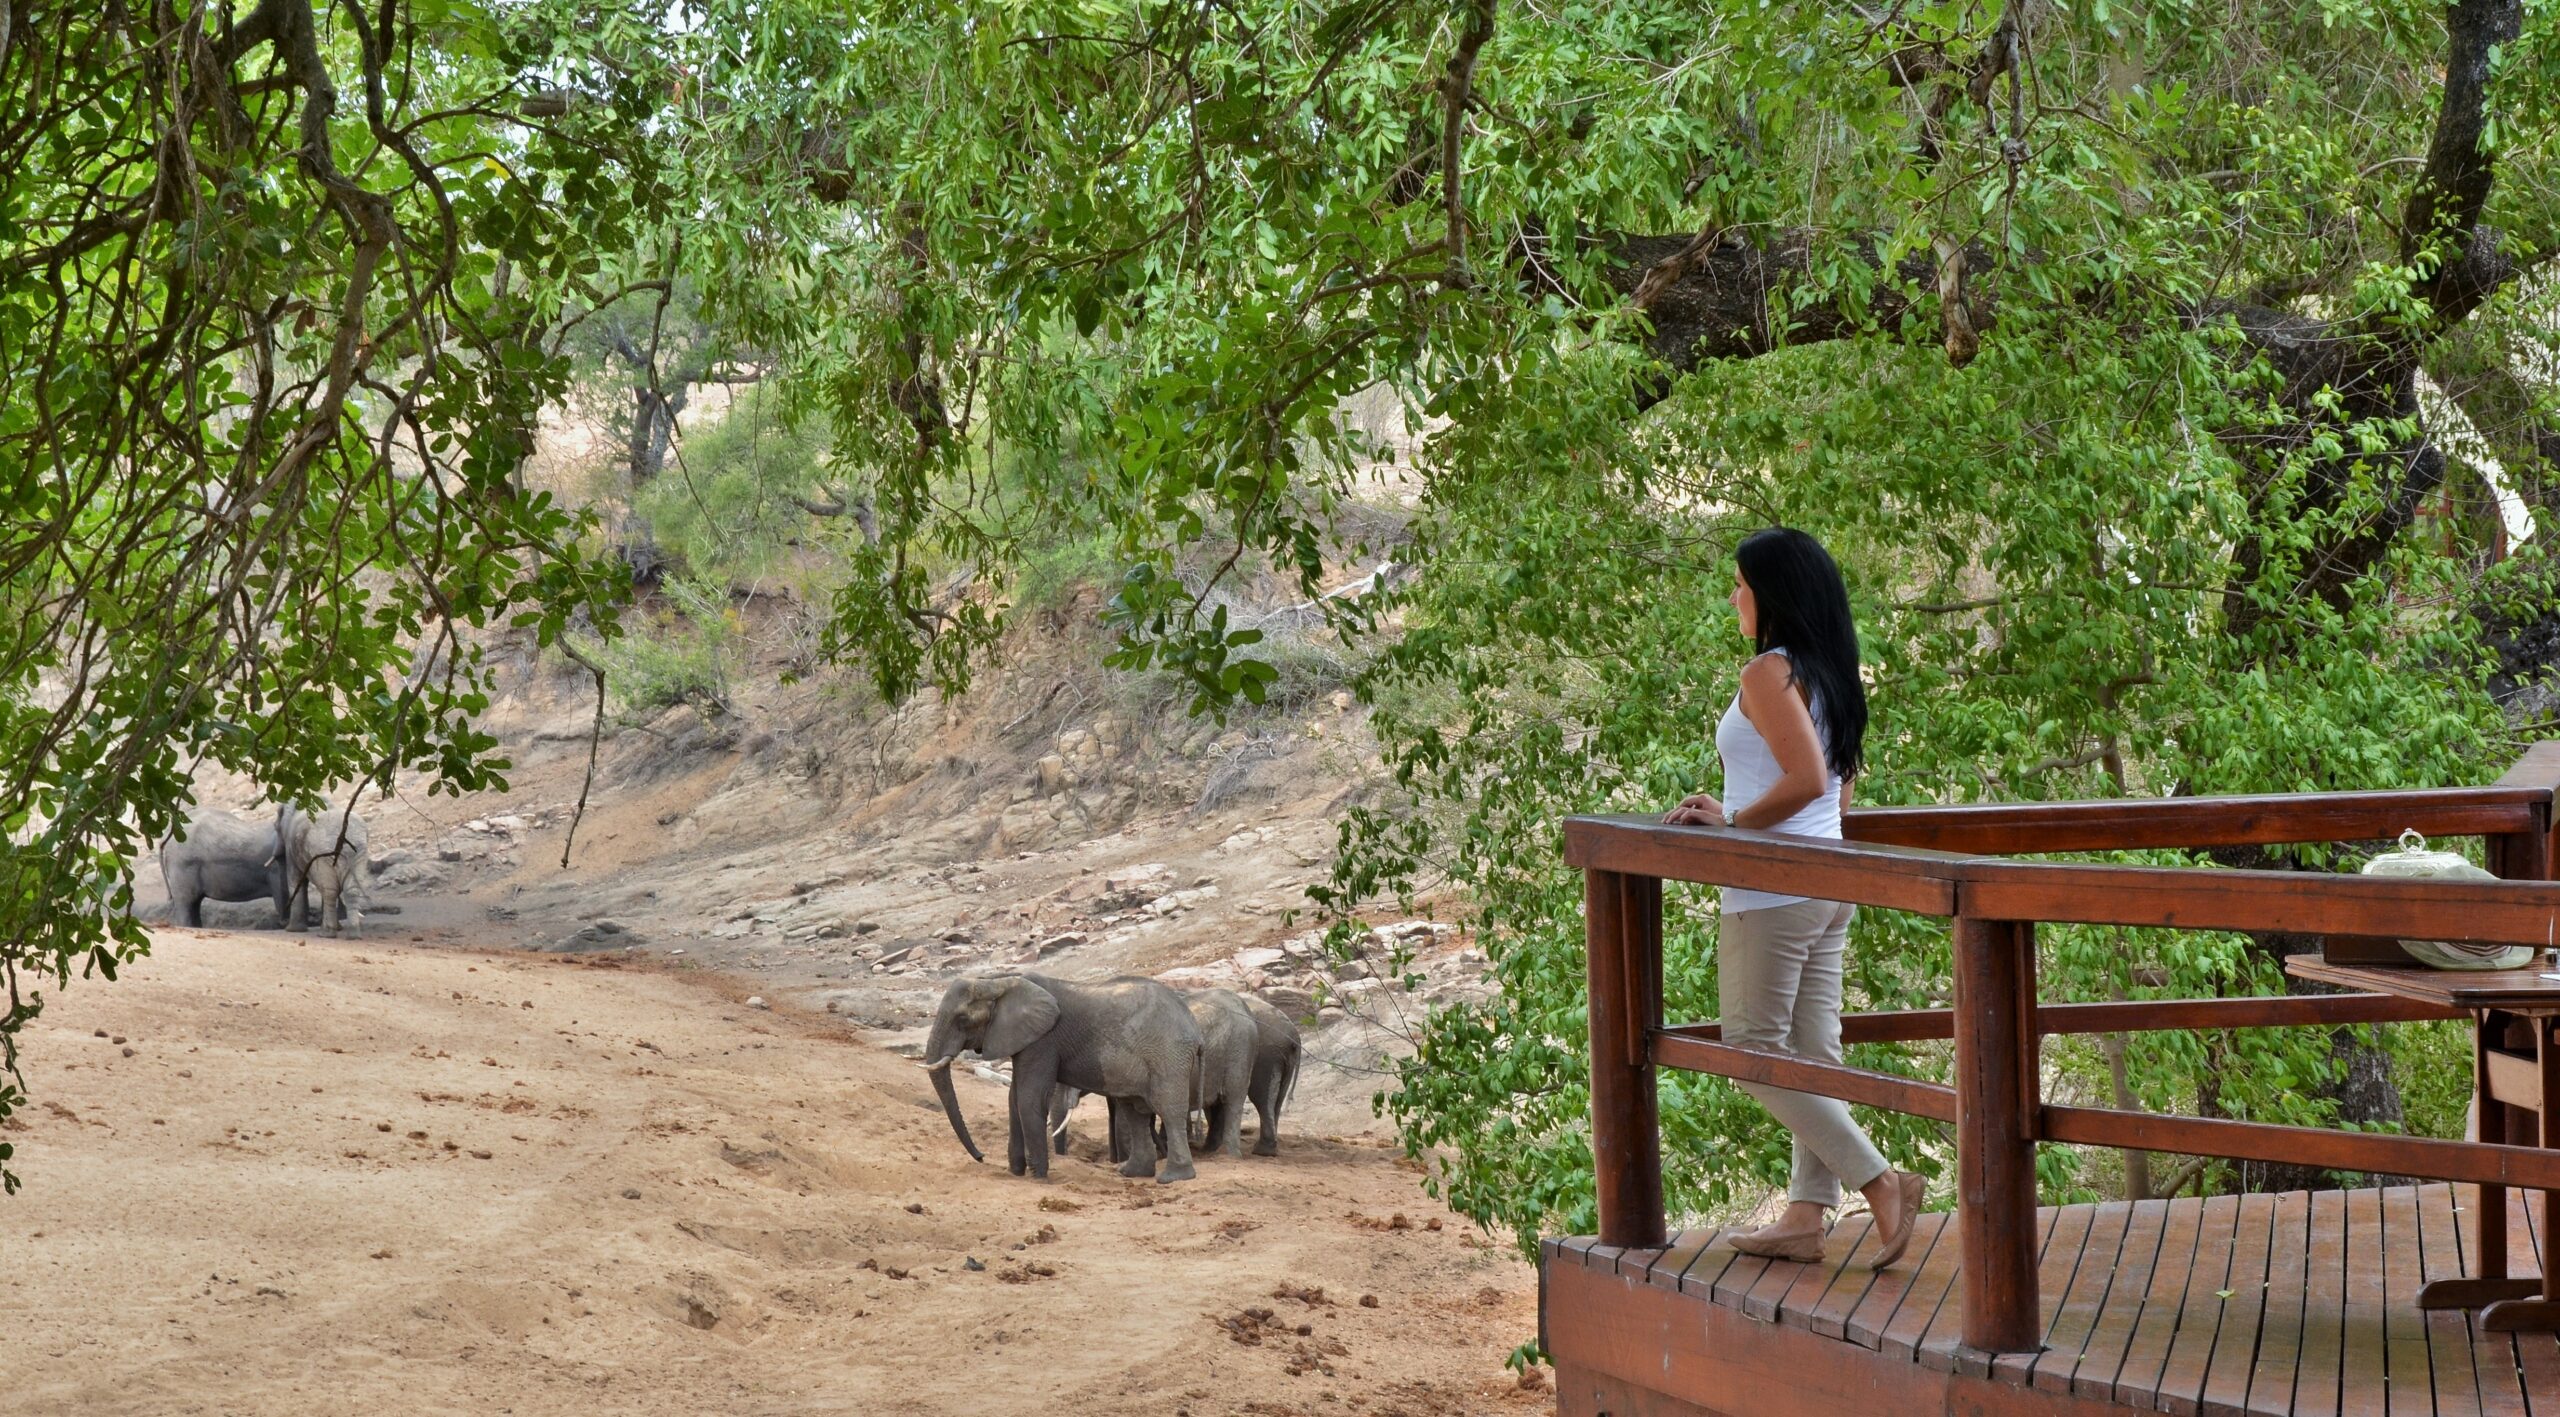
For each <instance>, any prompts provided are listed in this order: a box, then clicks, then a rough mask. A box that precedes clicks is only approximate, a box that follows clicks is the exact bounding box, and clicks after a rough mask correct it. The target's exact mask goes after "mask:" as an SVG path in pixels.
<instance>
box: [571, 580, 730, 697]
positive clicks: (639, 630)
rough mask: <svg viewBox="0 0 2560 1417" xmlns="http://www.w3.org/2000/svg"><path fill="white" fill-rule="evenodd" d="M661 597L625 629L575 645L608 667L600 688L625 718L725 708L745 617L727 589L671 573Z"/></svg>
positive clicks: (605, 668)
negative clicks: (688, 708)
mask: <svg viewBox="0 0 2560 1417" xmlns="http://www.w3.org/2000/svg"><path fill="white" fill-rule="evenodd" d="M663 595H664V603H662V604H659V605H655V606H652V607H650V608H649V609H648V611H647V612H646V613H645V614H643V615H639V616H635V617H633V618H632V620H631V622H630V623H628V624H627V625H626V626H625V628H624V631H623V633H622V634H620V635H618V636H616V637H615V638H613V639H611V640H608V641H604V642H602V643H600V644H584V645H581V646H580V647H579V648H580V649H581V651H582V652H584V653H585V655H586V656H587V657H588V658H589V659H591V660H593V661H594V662H595V663H596V664H598V665H600V666H602V667H603V669H604V671H605V689H606V691H607V693H609V694H610V695H611V696H612V699H613V704H614V707H615V709H616V711H617V712H620V713H622V714H624V715H625V716H635V715H641V714H647V713H653V712H655V711H657V710H659V709H666V708H673V707H675V706H677V705H678V704H691V705H693V706H694V707H696V708H698V709H701V710H702V711H703V712H704V713H706V714H711V715H719V714H725V713H727V712H728V711H729V695H730V686H731V684H732V683H733V682H734V680H735V678H736V676H737V673H738V671H739V669H740V667H741V666H742V664H743V663H744V660H745V655H746V646H745V642H744V630H745V625H744V622H743V621H741V620H740V619H739V616H738V612H737V610H736V609H735V608H734V607H733V606H731V605H730V603H729V596H728V591H727V589H726V588H725V587H723V586H718V585H714V584H711V583H708V582H705V581H702V580H700V579H688V578H685V577H675V578H671V579H669V580H668V581H667V582H666V584H665V587H664V592H663Z"/></svg>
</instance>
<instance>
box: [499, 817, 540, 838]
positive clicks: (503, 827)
mask: <svg viewBox="0 0 2560 1417" xmlns="http://www.w3.org/2000/svg"><path fill="white" fill-rule="evenodd" d="M489 825H490V826H492V827H494V828H496V829H497V830H499V831H502V832H505V833H507V834H509V835H511V836H512V835H513V834H515V833H517V832H520V831H523V830H524V829H525V828H527V827H529V826H531V825H532V823H530V822H528V821H526V820H525V819H524V818H522V817H519V816H516V815H515V814H514V813H509V814H507V815H506V816H503V817H491V818H490V819H489Z"/></svg>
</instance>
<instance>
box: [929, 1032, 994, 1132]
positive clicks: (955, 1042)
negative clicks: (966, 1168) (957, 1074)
mask: <svg viewBox="0 0 2560 1417" xmlns="http://www.w3.org/2000/svg"><path fill="white" fill-rule="evenodd" d="M924 1056H925V1064H924V1065H925V1070H926V1071H928V1072H930V1073H932V1074H933V1095H934V1096H936V1097H939V1098H941V1099H942V1115H944V1116H946V1117H948V1118H950V1119H951V1134H952V1135H953V1136H956V1137H958V1138H960V1145H962V1146H964V1147H966V1148H968V1151H969V1159H970V1160H972V1161H984V1160H986V1159H987V1154H986V1153H985V1152H983V1151H980V1150H978V1144H977V1142H975V1141H974V1140H971V1138H970V1136H969V1124H968V1123H967V1122H966V1121H963V1120H962V1119H961V1117H960V1094H959V1092H958V1091H956V1090H955V1089H953V1087H952V1086H951V1060H952V1059H954V1058H957V1057H959V1056H960V1040H959V1039H958V1038H957V1037H956V1036H954V1030H953V1029H952V1027H951V1024H950V1021H949V1020H947V1019H935V1020H934V1022H933V1034H932V1036H931V1037H929V1038H927V1039H926V1040H925V1045H924Z"/></svg>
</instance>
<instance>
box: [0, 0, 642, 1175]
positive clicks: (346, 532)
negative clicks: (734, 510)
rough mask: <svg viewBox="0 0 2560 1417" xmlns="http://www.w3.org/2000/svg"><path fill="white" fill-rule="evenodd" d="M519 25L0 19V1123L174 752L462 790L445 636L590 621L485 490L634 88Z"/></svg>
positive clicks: (100, 12) (5, 1153) (541, 30)
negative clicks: (27, 1031)
mask: <svg viewBox="0 0 2560 1417" xmlns="http://www.w3.org/2000/svg"><path fill="white" fill-rule="evenodd" d="M547 18H548V17H547V16H546V15H545V13H544V12H543V11H542V10H541V8H540V7H539V6H498V5H486V4H479V3H474V0H432V2H431V3H419V4H415V5H408V4H401V3H398V0H392V3H387V4H384V5H381V6H377V7H370V8H366V7H352V6H349V7H331V6H316V5H314V4H312V3H310V0H257V3H255V4H254V5H234V4H217V5H213V6H210V7H201V6H200V7H195V8H192V9H187V8H178V9H172V8H169V7H153V6H144V7H138V8H137V7H131V6H124V5H108V6H103V7H84V6H78V5H63V4H56V3H49V2H48V0H35V3H32V4H30V3H26V0H16V3H8V0H0V760H5V761H6V762H7V763H8V765H9V766H8V769H7V772H6V774H5V776H4V777H0V828H5V832H4V833H0V981H5V984H6V995H7V997H6V1011H5V1013H0V1063H5V1064H6V1065H7V1072H6V1074H5V1079H0V1116H6V1115H7V1114H8V1112H9V1111H10V1110H12V1109H13V1108H14V1107H16V1106H17V1105H19V1104H20V1102H21V1101H22V1100H23V1097H22V1094H21V1092H20V1091H19V1086H18V1084H17V1082H16V1079H17V1078H18V1073H17V1069H16V1047H15V1040H16V1037H17V1035H18V1033H19V1031H20V1030H21V1029H22V1028H24V1027H25V1025H26V1024H27V1022H28V1021H29V1020H30V1019H32V1018H33V1017H34V1016H35V1015H36V1012H37V1010H38V1008H39V1007H40V1006H41V1005H42V1003H43V1001H44V993H43V991H42V990H41V989H40V988H39V987H38V986H40V985H41V984H43V983H44V982H46V981H50V982H51V983H53V984H54V985H56V986H60V985H64V984H67V983H68V981H69V978H70V975H71V973H72V971H74V970H75V969H76V970H78V971H80V972H82V973H83V974H88V973H98V974H104V975H106V976H108V977H109V978H112V977H113V976H114V974H115V972H116V967H117V965H118V964H119V963H121V962H123V961H126V960H130V959H132V958H133V957H134V956H136V955H137V954H139V953H141V952H142V951H143V950H144V949H145V948H146V945H147V939H146V937H145V935H144V933H143V932H142V929H141V927H140V926H139V925H138V924H137V922H136V921H135V919H134V917H133V914H132V905H133V892H132V889H131V866H132V862H133V860H134V859H135V858H136V857H137V856H138V855H140V854H141V853H142V852H143V851H144V850H145V849H147V848H148V847H149V845H150V844H151V843H152V842H154V841H156V840H158V839H159V838H160V837H162V836H163V835H164V834H165V833H167V832H168V831H169V830H170V829H171V827H172V826H173V825H174V824H176V823H177V822H178V821H180V820H181V819H182V817H183V815H184V813H185V811H186V809H187V806H188V803H189V800H190V781H191V777H192V774H193V772H194V771H195V769H196V767H197V765H198V764H200V763H204V762H213V763H219V764H221V765H222V766H224V767H226V768H230V769H233V770H236V771H240V772H244V773H248V774H250V775H252V776H254V777H255V778H256V779H257V780H259V781H260V782H262V783H264V784H265V785H266V786H267V787H268V789H269V790H270V791H271V792H272V793H274V794H276V795H277V796H278V797H280V798H281V797H287V796H291V797H300V798H309V797H311V796H314V795H316V794H319V793H321V792H324V791H330V790H338V791H344V790H346V789H347V788H348V787H349V785H350V784H360V783H367V782H370V783H372V784H375V785H377V786H382V787H387V786H388V785H389V784H390V782H391V780H392V777H393V775H394V774H395V773H397V772H400V771H403V770H411V771H419V772H423V773H424V774H425V776H426V778H427V780H428V782H429V784H430V786H431V788H433V789H437V790H450V791H464V790H470V789H475V788H480V787H484V786H490V785H494V784H496V783H498V782H500V781H502V778H501V777H500V773H501V771H502V770H503V769H504V768H505V766H506V763H505V761H504V760H503V759H502V758H500V757H498V756H497V754H496V751H495V750H496V746H497V745H496V743H495V741H494V740H493V739H491V738H490V737H488V736H487V735H486V734H484V733H482V732H480V731H479V730H477V729H476V728H475V727H473V724H472V718H473V715H475V714H476V713H477V712H478V711H479V710H480V709H481V708H482V707H483V706H484V704H485V687H486V683H487V675H486V672H485V670H484V667H483V662H482V660H481V658H480V643H481V642H480V640H479V639H477V638H475V637H473V636H472V635H471V634H470V632H471V631H475V630H483V629H496V628H506V627H513V628H516V629H519V630H528V631H530V632H532V633H533V634H534V635H535V636H537V637H538V638H540V639H541V640H543V641H545V642H549V641H551V640H553V639H555V638H557V637H558V636H559V635H560V634H561V633H562V632H563V630H564V629H565V628H566V627H567V626H568V624H569V623H570V622H571V620H572V619H573V617H575V618H583V619H585V620H587V621H589V622H591V623H593V624H595V625H596V626H597V627H598V628H600V629H607V630H609V629H610V627H611V625H612V616H613V613H614V606H615V604H616V603H617V601H618V599H619V596H620V593H621V590H622V587H623V585H624V580H623V578H622V576H621V574H620V571H619V568H618V567H613V566H610V565H609V564H608V565H605V566H599V565H598V564H596V563H595V562H594V561H593V560H591V559H590V557H589V556H588V554H587V553H586V552H585V550H584V549H583V545H582V540H581V538H582V537H583V536H584V534H585V530H584V529H585V522H584V520H583V519H582V518H581V517H580V516H578V515H575V514H573V513H571V512H570V511H569V510H568V509H566V508H564V507H562V506H560V505H558V504H557V503H555V502H554V501H553V500H552V499H551V498H550V497H549V496H548V495H545V494H536V493H529V492H528V491H526V490H525V489H524V488H523V487H522V486H521V485H519V483H518V482H517V480H516V474H517V470H518V467H519V465H520V463H521V462H522V459H523V457H524V454H525V452H526V451H527V449H528V448H529V447H530V444H531V440H532V436H533V429H534V422H535V417H536V415H537V413H538V412H539V411H540V410H541V408H542V407H543V406H544V404H545V403H546V402H548V401H550V400H553V399H555V398H557V397H558V396H559V395H560V393H561V392H562V390H563V388H564V386H565V381H566V378H567V373H568V368H567V363H566V361H565V360H564V359H563V358H562V357H560V356H559V355H558V354H557V353H556V342H557V338H558V336H559V333H560V330H561V326H562V314H561V312H562V310H563V307H564V302H566V301H568V300H569V299H570V298H571V297H572V295H573V293H577V294H576V298H577V299H578V301H579V302H580V303H581V304H582V305H587V306H592V305H596V304H599V303H603V302H605V301H606V300H607V299H608V298H609V295H610V292H604V291H598V290H594V289H592V287H591V286H590V277H591V275H592V273H593V272H594V271H595V263H594V257H593V252H595V251H596V250H598V249H616V248H618V247H621V246H627V245H629V244H631V242H632V241H633V239H634V231H635V228H634V227H633V226H632V218H633V216H634V215H635V213H636V212H638V211H639V210H641V209H642V208H643V207H645V206H646V205H647V204H648V203H650V202H653V201H655V200H656V199H657V196H658V195H659V194H660V192H661V191H662V189H661V188H659V187H658V185H657V183H656V179H655V177H654V175H653V172H652V168H651V166H650V164H649V163H648V161H647V160H646V159H647V153H648V151H649V149H648V144H647V143H646V142H645V141H643V140H642V136H641V130H640V128H639V124H640V123H641V121H642V120H643V119H645V118H646V117H647V116H648V115H649V114H650V113H651V112H652V110H653V109H654V108H655V106H656V100H655V98H654V96H652V95H650V94H649V93H647V92H645V91H644V90H642V89H640V88H638V87H636V86H635V85H634V84H633V83H632V82H630V81H628V80H626V79H622V78H618V77H616V76H615V75H613V74H612V72H611V71H610V70H606V69H601V68H597V67H596V66H594V65H592V64H590V63H587V62H586V61H585V60H584V59H583V58H581V55H580V52H579V51H578V50H576V49H575V48H573V47H570V44H569V43H568V42H566V41H564V42H555V38H557V37H559V36H567V37H569V39H570V40H575V39H576V38H577V37H578V36H579V35H580V34H581V31H579V30H577V29H576V28H574V27H569V26H562V27H559V28H557V29H553V28H550V27H548V26H547V25H546V20H547ZM598 42H601V38H599V41H598ZM572 85H574V90H573V88H572V87H571V86H572ZM580 292H583V293H580ZM9 1155H10V1148H9V1146H8V1145H7V1144H6V1143H0V1180H5V1181H6V1182H7V1183H8V1184H9V1186H10V1187H11V1188H14V1187H15V1184H16V1178H15V1177H14V1176H11V1175H8V1174H7V1172H6V1169H5V1163H6V1161H7V1159H8V1157H9Z"/></svg>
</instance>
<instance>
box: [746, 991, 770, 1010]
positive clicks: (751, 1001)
mask: <svg viewBox="0 0 2560 1417" xmlns="http://www.w3.org/2000/svg"><path fill="white" fill-rule="evenodd" d="M747 1007H748V1008H751V1009H769V1008H772V1007H773V1005H771V1004H768V1003H766V1002H765V1001H764V995H762V994H750V995H748V996H747Z"/></svg>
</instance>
